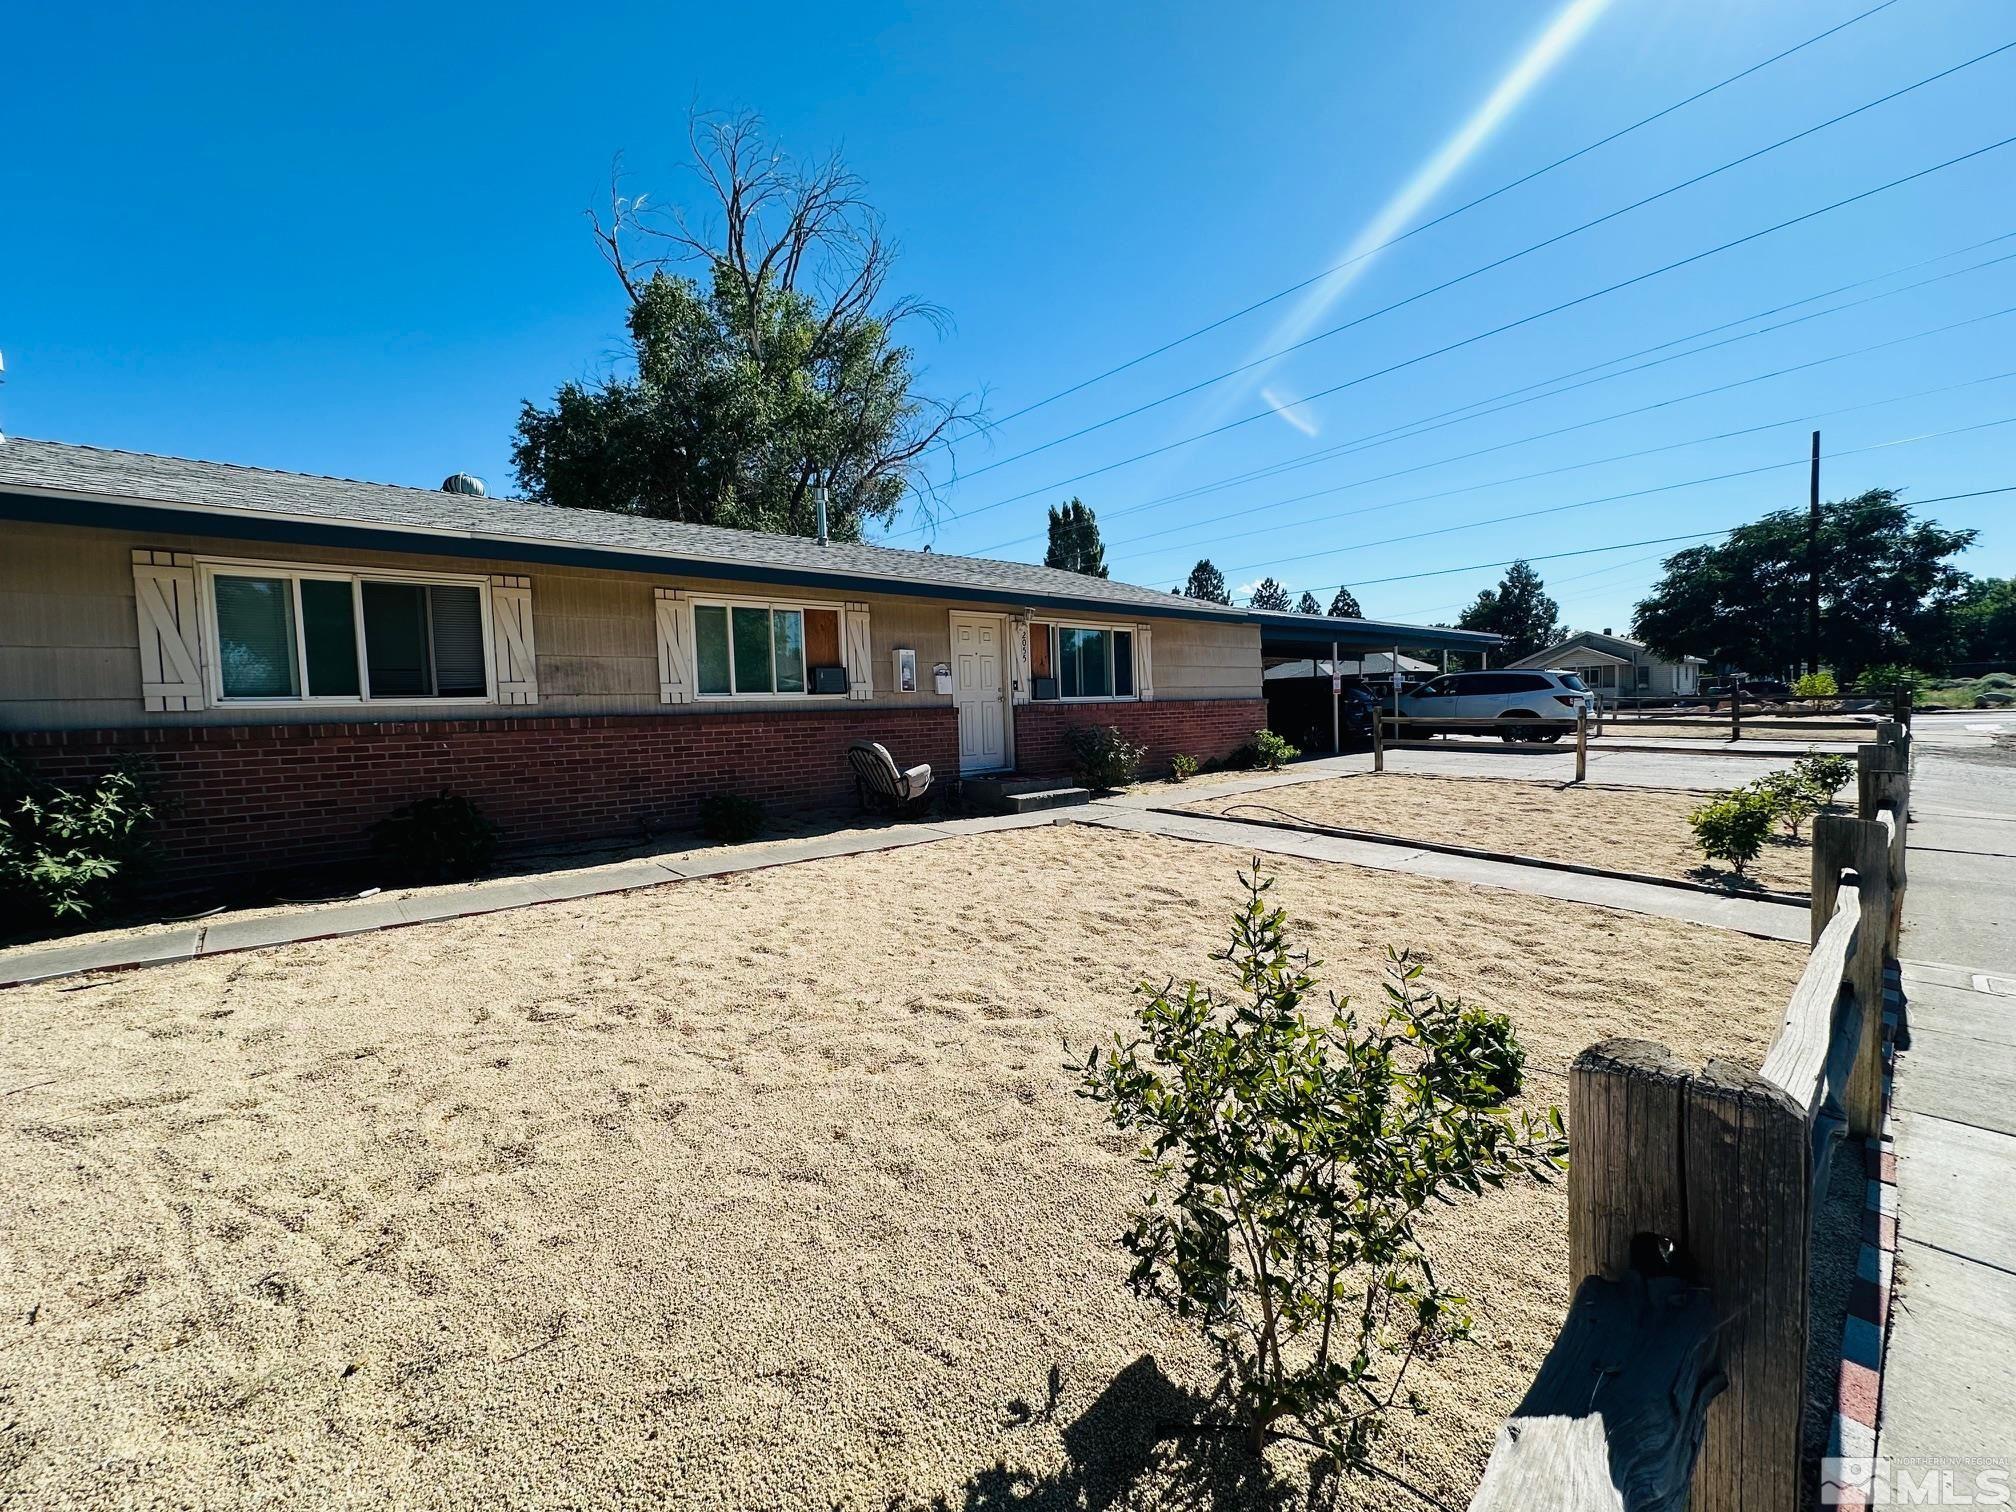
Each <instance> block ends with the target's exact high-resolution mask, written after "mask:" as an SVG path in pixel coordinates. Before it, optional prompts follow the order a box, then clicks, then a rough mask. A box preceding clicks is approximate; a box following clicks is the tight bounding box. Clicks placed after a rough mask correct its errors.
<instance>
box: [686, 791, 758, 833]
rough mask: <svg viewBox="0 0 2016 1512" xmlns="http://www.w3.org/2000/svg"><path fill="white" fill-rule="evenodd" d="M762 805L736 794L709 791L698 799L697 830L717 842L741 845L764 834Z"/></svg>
mask: <svg viewBox="0 0 2016 1512" xmlns="http://www.w3.org/2000/svg"><path fill="white" fill-rule="evenodd" d="M767 822H768V821H767V820H766V819H765V818H764V814H763V805H762V804H760V803H758V802H757V801H756V800H755V799H754V798H744V797H742V796H741V795H740V794H737V793H709V794H708V795H707V796H706V797H705V798H702V799H701V800H700V833H701V834H703V835H705V836H706V837H707V838H708V839H709V840H712V841H713V842H714V843H715V844H716V845H741V844H744V843H745V842H747V841H750V840H754V839H755V838H756V837H757V836H758V835H760V834H762V833H763V826H764V824H765V823H767Z"/></svg>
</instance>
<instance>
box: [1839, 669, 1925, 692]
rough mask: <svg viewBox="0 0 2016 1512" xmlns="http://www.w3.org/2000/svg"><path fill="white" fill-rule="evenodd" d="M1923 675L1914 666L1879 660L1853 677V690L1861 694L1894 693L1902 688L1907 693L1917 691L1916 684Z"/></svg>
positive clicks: (1923, 678)
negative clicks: (1879, 661)
mask: <svg viewBox="0 0 2016 1512" xmlns="http://www.w3.org/2000/svg"><path fill="white" fill-rule="evenodd" d="M1924 680H1925V675H1924V674H1923V673H1922V672H1920V671H1919V670H1918V669H1917V668H1916V667H1907V666H1904V665H1903V664H1902V663H1899V662H1881V663H1878V664H1877V665H1876V666H1873V667H1864V668H1863V669H1862V672H1861V675H1860V676H1858V677H1857V678H1856V679H1855V691H1856V692H1857V693H1862V694H1871V695H1873V694H1882V693H1894V692H1896V691H1897V690H1898V689H1899V688H1902V689H1903V690H1904V691H1905V692H1907V693H1915V692H1917V691H1918V685H1919V684H1920V683H1922V682H1924Z"/></svg>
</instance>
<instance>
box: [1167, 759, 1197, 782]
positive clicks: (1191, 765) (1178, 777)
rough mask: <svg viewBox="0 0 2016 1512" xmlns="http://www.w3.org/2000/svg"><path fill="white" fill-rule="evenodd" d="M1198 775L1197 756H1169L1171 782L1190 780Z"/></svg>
mask: <svg viewBox="0 0 2016 1512" xmlns="http://www.w3.org/2000/svg"><path fill="white" fill-rule="evenodd" d="M1196 775H1197V758H1196V757H1195V756H1171V757H1170V758H1169V780H1170V781H1171V782H1188V781H1189V780H1190V779H1191V778H1192V777H1195V776H1196Z"/></svg>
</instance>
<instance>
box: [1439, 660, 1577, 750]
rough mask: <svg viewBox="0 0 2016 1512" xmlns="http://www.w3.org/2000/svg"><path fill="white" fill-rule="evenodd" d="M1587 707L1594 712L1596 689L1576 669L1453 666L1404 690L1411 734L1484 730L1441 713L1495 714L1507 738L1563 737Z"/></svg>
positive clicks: (1465, 715)
mask: <svg viewBox="0 0 2016 1512" xmlns="http://www.w3.org/2000/svg"><path fill="white" fill-rule="evenodd" d="M1581 709H1586V710H1588V711H1589V713H1590V714H1591V716H1592V717H1593V716H1594V714H1595V712H1596V709H1595V695H1594V694H1592V693H1591V692H1590V691H1589V690H1588V689H1587V688H1585V687H1583V686H1582V679H1581V678H1579V677H1577V676H1576V675H1575V674H1574V673H1573V672H1451V673H1448V674H1446V675H1445V676H1442V677H1438V678H1436V679H1435V680H1434V681H1433V682H1430V683H1424V684H1423V685H1422V686H1421V687H1418V688H1416V689H1415V690H1414V691H1413V692H1411V693H1403V694H1401V695H1400V713H1401V715H1402V716H1403V717H1405V718H1406V719H1407V721H1408V723H1407V724H1406V726H1404V727H1403V729H1402V734H1404V735H1406V736H1409V737H1419V736H1423V735H1439V734H1445V733H1446V734H1468V735H1475V734H1478V733H1481V732H1480V731H1479V730H1478V729H1477V727H1476V726H1474V725H1473V726H1471V727H1469V728H1468V729H1465V728H1463V727H1462V726H1455V727H1446V726H1445V727H1438V726H1437V725H1436V723H1435V721H1436V719H1437V717H1438V716H1439V717H1440V718H1442V719H1495V720H1497V721H1498V724H1499V733H1500V734H1501V735H1503V736H1504V737H1505V739H1507V740H1559V739H1560V738H1561V737H1562V736H1563V735H1564V734H1566V733H1567V732H1568V731H1569V730H1571V729H1572V728H1574V725H1575V715H1576V711H1577V710H1581ZM1416 721H1418V723H1417V722H1416Z"/></svg>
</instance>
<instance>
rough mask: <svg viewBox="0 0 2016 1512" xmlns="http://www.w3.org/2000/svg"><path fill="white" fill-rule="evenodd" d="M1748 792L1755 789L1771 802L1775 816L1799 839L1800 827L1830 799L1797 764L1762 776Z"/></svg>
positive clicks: (1787, 830)
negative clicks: (1806, 777) (1808, 779)
mask: <svg viewBox="0 0 2016 1512" xmlns="http://www.w3.org/2000/svg"><path fill="white" fill-rule="evenodd" d="M1744 791H1745V792H1748V793H1754V794H1756V795H1757V796H1758V797H1759V798H1761V799H1762V800H1763V801H1764V802H1765V803H1767V804H1769V805H1770V808H1771V817H1772V818H1773V819H1775V820H1777V821H1778V823H1779V824H1780V825H1781V826H1783V827H1784V830H1785V833H1786V834H1788V835H1791V836H1792V837H1794V838H1795V839H1796V838H1797V837H1798V834H1799V830H1800V828H1801V827H1802V826H1803V825H1804V824H1805V823H1806V821H1807V820H1808V819H1811V818H1812V817H1813V816H1814V815H1815V814H1817V813H1818V812H1819V811H1820V809H1821V806H1822V805H1823V804H1825V803H1826V801H1827V800H1826V799H1825V798H1823V797H1822V796H1821V795H1820V794H1819V792H1818V791H1816V790H1815V789H1814V787H1813V785H1812V784H1811V783H1809V782H1807V780H1806V779H1805V778H1804V777H1802V776H1800V775H1799V771H1798V769H1797V768H1796V767H1788V768H1786V769H1785V770H1784V771H1782V772H1772V773H1769V774H1768V775H1766V776H1763V777H1759V778H1758V779H1757V780H1756V781H1755V782H1753V783H1751V784H1750V785H1749V787H1748V788H1747V789H1744Z"/></svg>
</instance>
